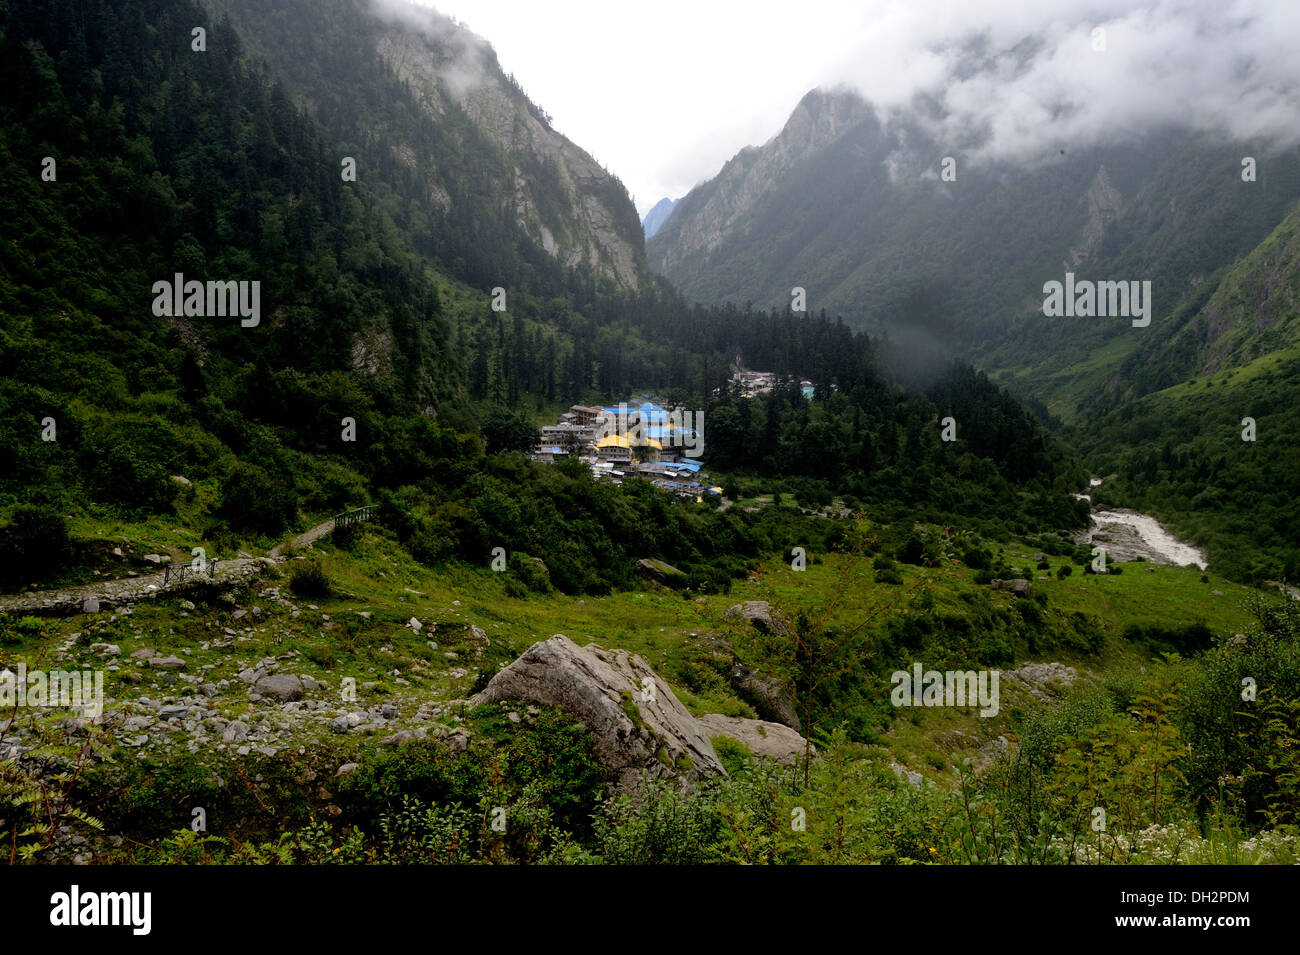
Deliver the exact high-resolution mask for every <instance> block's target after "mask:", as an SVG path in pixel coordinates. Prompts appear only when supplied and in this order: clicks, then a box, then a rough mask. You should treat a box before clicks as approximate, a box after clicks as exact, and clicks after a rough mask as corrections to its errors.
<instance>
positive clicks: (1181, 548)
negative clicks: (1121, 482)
mask: <svg viewBox="0 0 1300 955" xmlns="http://www.w3.org/2000/svg"><path fill="white" fill-rule="evenodd" d="M1101 480H1102V479H1101V478H1093V479H1092V480H1090V481H1089V482H1088V484H1089V486H1090V487H1096V486H1097V485H1099V484H1101ZM1075 497H1077V498H1079V499H1080V500H1082V501H1089V502H1091V501H1092V496H1091V495H1090V494H1076V495H1075ZM1087 538H1088V540H1089V542H1093V541H1095V542H1096V543H1098V544H1101V545H1102V546H1103V547H1105V548H1106V551H1107V553H1108V554H1109V555H1110V559H1111V560H1115V561H1129V560H1135V559H1137V558H1138V557H1142V558H1144V559H1145V560H1147V561H1149V562H1151V563H1153V564H1174V565H1175V566H1178V567H1182V566H1184V565H1186V564H1195V565H1196V566H1197V567H1199V568H1201V570H1204V569H1205V567H1206V564H1207V561H1206V558H1205V552H1204V551H1203V550H1201V549H1200V548H1199V547H1195V546H1193V545H1192V544H1189V543H1187V542H1186V541H1181V540H1179V539H1178V538H1177V537H1175V536H1174V535H1173V534H1171V533H1169V531H1167V530H1165V528H1164V525H1163V524H1161V523H1160V522H1159V521H1158V520H1156V519H1155V518H1154V517H1152V516H1151V515H1150V514H1139V513H1138V512H1137V511H1130V510H1125V509H1124V508H1096V507H1094V508H1093V509H1092V530H1091V531H1090V532H1089V533H1088V535H1087Z"/></svg>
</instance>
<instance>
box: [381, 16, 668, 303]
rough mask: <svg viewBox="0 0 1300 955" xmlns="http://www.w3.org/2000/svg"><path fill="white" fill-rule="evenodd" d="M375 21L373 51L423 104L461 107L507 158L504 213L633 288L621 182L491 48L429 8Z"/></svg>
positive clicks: (630, 227) (631, 233)
mask: <svg viewBox="0 0 1300 955" xmlns="http://www.w3.org/2000/svg"><path fill="white" fill-rule="evenodd" d="M389 8H391V4H386V5H384V6H383V7H382V8H377V9H378V10H379V11H380V12H382V11H383V10H387V9H389ZM381 20H382V22H383V28H382V30H381V32H380V34H379V38H378V49H379V53H380V55H381V57H382V58H383V60H384V61H385V62H386V63H387V64H388V65H389V67H390V68H391V69H392V70H393V71H394V72H395V73H396V74H397V76H398V77H399V78H400V79H401V80H402V81H403V82H405V83H408V84H409V85H410V87H411V88H412V89H413V90H414V91H415V93H416V95H417V98H418V101H419V102H420V104H421V106H423V108H424V109H426V110H427V111H428V112H429V114H430V115H431V116H432V117H433V118H434V119H435V120H436V119H438V118H439V117H443V116H445V115H446V114H447V111H448V110H451V109H460V110H463V111H464V112H465V114H466V115H468V116H469V117H470V119H471V120H473V122H474V124H475V125H476V126H477V127H478V129H479V130H480V131H481V132H482V133H483V134H484V136H485V137H486V138H487V139H488V140H489V141H490V142H491V143H493V144H494V145H495V146H496V147H497V148H499V149H500V150H501V152H502V153H503V154H504V156H505V157H506V159H507V162H508V166H509V169H510V172H511V173H512V180H513V181H510V182H506V183H503V184H501V185H502V186H503V187H504V188H503V191H502V192H503V194H502V206H503V208H502V211H503V212H505V213H508V214H510V215H513V216H514V217H515V218H516V220H517V221H518V223H519V225H520V226H521V227H522V228H523V230H524V231H525V232H526V233H527V234H528V235H529V236H530V237H531V238H532V239H533V241H534V242H536V243H537V245H538V246H540V247H541V248H543V249H545V250H546V252H547V254H549V255H551V256H553V257H554V258H556V259H558V260H560V261H562V262H563V263H564V264H565V265H567V266H576V265H579V264H581V263H587V264H588V265H590V266H591V267H592V269H593V270H595V271H596V273H597V274H601V275H606V276H609V277H610V278H612V279H614V280H615V281H616V282H617V283H618V284H619V285H620V286H622V287H623V288H627V289H636V288H638V287H639V285H640V283H641V281H642V279H643V278H644V269H645V265H644V263H645V247H644V239H643V238H642V234H641V226H640V221H639V219H638V217H637V214H636V208H635V207H634V206H633V205H632V201H631V199H630V198H629V197H628V195H627V192H626V190H625V189H624V188H623V185H622V184H621V183H620V182H619V181H618V180H617V179H616V178H614V177H613V176H612V175H610V174H609V173H608V172H606V171H605V170H604V169H603V168H602V167H601V166H600V165H599V164H598V163H597V162H596V161H595V160H594V159H592V158H591V156H590V155H588V154H587V153H586V152H585V151H583V150H582V149H580V148H579V147H578V146H576V145H575V144H574V143H572V142H570V141H569V140H568V139H566V138H565V137H564V136H562V135H560V134H559V133H557V132H556V131H555V130H554V129H552V128H551V126H550V124H549V122H548V121H547V119H546V117H545V115H544V114H543V113H542V112H541V110H539V109H538V108H537V107H536V106H534V105H533V104H532V103H531V102H529V100H528V99H527V97H526V96H525V95H524V94H523V93H522V91H521V90H520V89H519V88H518V87H517V86H516V85H515V84H514V83H513V82H512V81H511V80H510V79H509V78H508V77H506V76H505V74H504V73H503V72H502V70H501V67H500V65H499V64H498V62H497V58H496V53H495V52H494V51H493V50H492V48H491V46H490V45H489V44H488V43H487V42H486V41H485V40H482V39H481V38H479V37H477V36H475V35H474V34H472V33H470V32H469V31H467V30H465V29H464V28H463V27H460V26H459V25H457V24H455V23H454V22H453V21H451V20H449V19H447V18H446V17H443V16H441V15H440V14H438V13H436V12H434V11H432V10H429V9H427V8H414V9H413V10H412V11H411V12H409V13H406V14H404V15H403V16H402V17H401V19H394V18H392V17H388V16H384V17H381ZM452 211H453V212H454V210H452Z"/></svg>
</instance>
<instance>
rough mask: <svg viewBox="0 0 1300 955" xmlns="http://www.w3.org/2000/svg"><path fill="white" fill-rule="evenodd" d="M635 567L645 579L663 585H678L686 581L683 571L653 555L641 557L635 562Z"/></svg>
mask: <svg viewBox="0 0 1300 955" xmlns="http://www.w3.org/2000/svg"><path fill="white" fill-rule="evenodd" d="M636 569H637V571H638V573H640V574H641V576H642V577H644V578H646V580H653V581H654V582H655V583H657V584H663V585H664V586H665V587H679V586H681V585H683V584H685V583H686V574H685V573H683V572H682V571H680V570H678V569H677V568H676V567H674V566H673V565H672V564H669V563H667V562H665V561H662V560H659V559H658V558H655V557H642V558H641V559H640V560H638V561H637V562H636Z"/></svg>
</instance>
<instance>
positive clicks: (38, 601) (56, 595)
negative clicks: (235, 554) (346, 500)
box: [0, 518, 334, 613]
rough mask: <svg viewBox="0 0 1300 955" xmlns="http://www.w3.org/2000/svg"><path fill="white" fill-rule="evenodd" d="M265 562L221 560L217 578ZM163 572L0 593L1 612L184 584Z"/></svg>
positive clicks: (322, 528) (110, 599) (311, 537)
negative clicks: (170, 581)
mask: <svg viewBox="0 0 1300 955" xmlns="http://www.w3.org/2000/svg"><path fill="white" fill-rule="evenodd" d="M332 530H334V519H333V518H330V519H329V520H328V521H325V523H323V524H317V525H316V526H315V527H313V528H312V529H311V530H309V531H307V532H305V533H303V534H299V535H298V536H296V537H293V538H290V539H289V540H287V541H282V542H281V543H279V544H276V545H275V547H273V548H271V551H270V554H269V555H268V556H269V557H270V558H271V559H272V560H276V561H280V560H283V559H284V558H283V557H282V556H281V554H282V553H283V552H284V550H285V548H286V547H289V546H290V545H292V546H294V547H306V546H307V545H309V544H311V543H313V542H314V541H318V540H320V539H321V538H322V537H324V536H325V535H326V534H328V533H329V532H330V531H332ZM264 566H265V564H263V563H262V560H261V559H260V558H257V557H251V558H250V557H240V558H236V559H234V560H218V561H217V570H216V579H217V580H229V579H235V578H239V577H247V576H250V575H251V574H256V573H258V572H259V571H260V569H261V568H262V567H264ZM164 580H165V575H164V574H162V573H157V574H145V575H141V576H139V577H118V578H115V579H113V580H96V581H94V582H92V583H88V584H78V585H77V586H75V587H61V588H58V589H56V590H38V591H35V592H32V593H25V594H10V595H7V596H0V613H22V612H24V611H26V612H30V611H35V610H75V609H79V608H80V607H81V605H82V603H83V602H84V601H85V600H86V599H87V598H88V597H95V598H97V599H98V600H99V602H100V603H101V604H107V605H109V606H112V605H116V604H123V603H131V602H133V601H136V600H143V599H144V598H146V597H150V596H152V595H154V594H157V593H161V592H162V591H164V590H174V589H175V588H177V587H179V586H184V584H185V581H181V582H179V583H178V582H176V581H173V582H172V583H171V584H167V583H164Z"/></svg>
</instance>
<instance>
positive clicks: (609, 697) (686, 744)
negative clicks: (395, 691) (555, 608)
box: [449, 634, 726, 792]
mask: <svg viewBox="0 0 1300 955" xmlns="http://www.w3.org/2000/svg"><path fill="white" fill-rule="evenodd" d="M649 687H652V688H653V693H644V692H643V690H644V689H645V688H649ZM644 697H650V698H648V699H647V698H644ZM506 700H510V701H518V702H522V703H539V704H545V705H549V706H558V707H560V708H561V709H563V710H565V711H566V712H568V713H569V714H570V715H571V716H573V717H574V718H575V719H577V720H578V721H580V722H581V723H583V724H584V725H585V726H586V727H587V729H588V731H589V732H590V733H591V735H592V739H593V741H594V743H595V750H596V756H597V758H598V759H599V760H600V762H601V764H602V765H604V766H605V767H606V768H607V769H610V770H612V771H613V772H614V773H615V774H616V776H617V778H618V786H619V788H620V789H621V790H623V791H625V792H635V791H636V790H637V789H639V786H640V776H641V774H642V773H643V772H644V773H648V774H649V775H651V776H656V777H661V778H673V779H678V780H680V781H682V782H684V783H689V782H693V781H695V780H698V779H702V778H704V777H706V776H711V775H725V774H726V770H724V769H723V767H722V763H721V762H719V760H718V757H717V754H716V753H714V751H713V744H712V743H710V742H709V739H708V737H707V736H706V735H705V734H704V732H703V730H702V729H701V728H700V725H699V723H698V722H696V720H695V718H694V717H693V716H691V714H690V713H689V712H688V711H687V709H686V707H684V706H683V705H682V704H681V702H680V701H679V700H678V699H677V697H676V696H675V695H674V694H673V691H672V690H671V689H669V687H668V685H667V684H666V683H664V682H663V681H662V680H660V679H659V677H658V676H657V675H656V674H655V672H654V671H653V670H652V669H650V666H649V664H647V663H646V662H645V660H643V659H642V658H641V657H639V656H637V655H635V654H631V653H629V652H627V651H626V650H605V649H602V648H601V647H597V646H587V647H579V646H578V645H577V644H575V643H574V642H573V641H572V640H570V639H569V638H568V637H565V636H564V635H562V634H556V635H555V636H553V637H552V638H551V639H549V640H544V641H541V642H539V643H535V644H533V645H532V646H531V647H529V648H528V650H527V651H525V652H524V654H523V655H522V656H521V657H520V658H519V659H518V660H515V661H514V662H513V663H511V664H510V665H509V666H507V667H506V668H505V669H503V670H501V671H500V672H499V673H497V674H496V676H494V677H493V678H492V680H491V681H490V682H489V683H488V685H487V687H486V688H485V689H484V690H483V692H482V693H480V694H478V695H477V696H475V697H474V698H473V699H472V700H471V701H470V702H471V704H472V705H475V706H478V705H483V704H485V703H496V702H500V701H506ZM449 742H450V740H449Z"/></svg>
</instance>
